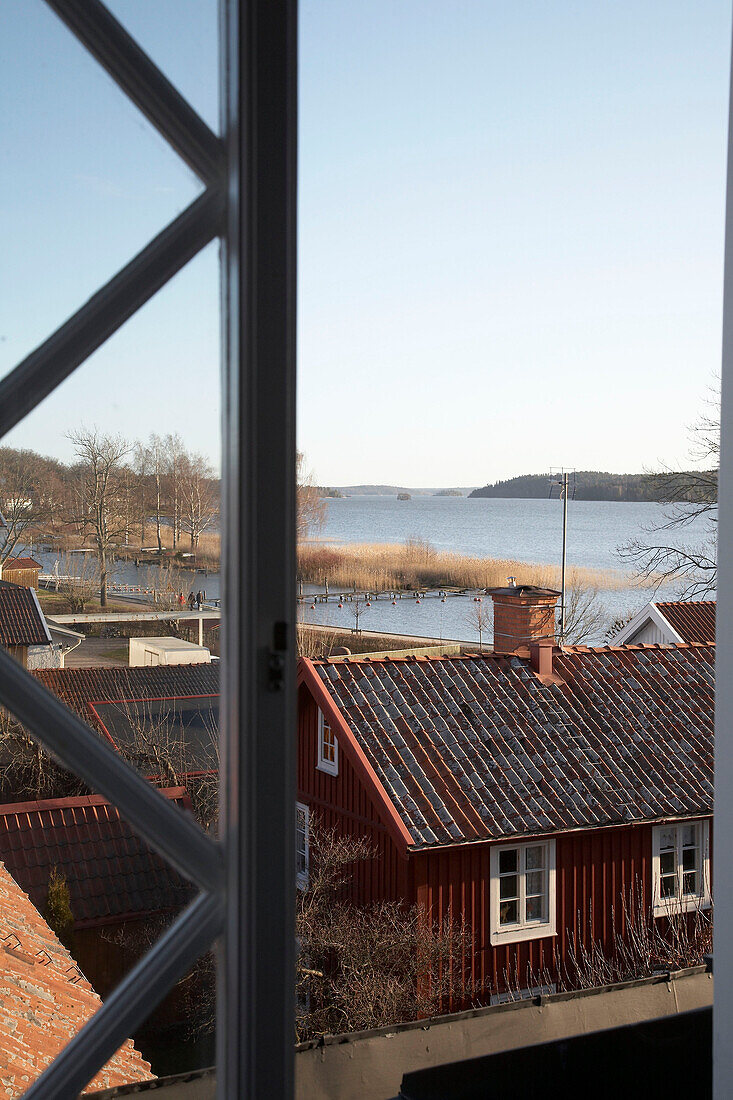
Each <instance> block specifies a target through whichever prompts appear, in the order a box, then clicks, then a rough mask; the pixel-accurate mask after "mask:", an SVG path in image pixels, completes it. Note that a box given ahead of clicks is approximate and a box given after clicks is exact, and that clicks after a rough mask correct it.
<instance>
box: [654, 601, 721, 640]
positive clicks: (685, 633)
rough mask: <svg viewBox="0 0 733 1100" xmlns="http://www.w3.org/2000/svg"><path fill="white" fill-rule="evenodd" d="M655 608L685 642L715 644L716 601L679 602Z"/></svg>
mask: <svg viewBox="0 0 733 1100" xmlns="http://www.w3.org/2000/svg"><path fill="white" fill-rule="evenodd" d="M654 606H655V607H656V608H657V609H658V610H659V611H660V612H661V613H662V615H664V618H665V619H666V620H667V622H668V623H669V625H670V626H671V627H672V629H673V630H674V631H676V632H677V634H679V636H680V638H681V639H682V641H683V642H705V643H708V644H711V645H712V644H714V643H715V600H677V601H675V602H670V603H655V605H654Z"/></svg>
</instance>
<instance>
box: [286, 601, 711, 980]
mask: <svg viewBox="0 0 733 1100" xmlns="http://www.w3.org/2000/svg"><path fill="white" fill-rule="evenodd" d="M492 595H493V597H494V603H495V648H494V652H493V653H491V654H481V655H474V656H466V657H439V658H430V657H412V658H410V657H408V658H402V659H389V658H386V659H380V660H373V661H372V660H369V659H367V658H362V659H358V658H347V659H343V658H337V659H329V660H323V661H309V660H305V659H303V660H301V666H300V687H299V718H298V750H299V751H298V827H297V832H296V846H297V849H298V870H299V875H300V879H301V882H305V880H306V878H307V874H308V826H309V820H310V816H311V815H312V814H314V813H318V815H319V816H320V818H321V819H322V821H323V822H324V824H325V825H326V826H331V825H336V826H337V827H338V828H339V829H340V830H343V831H344V832H346V833H351V834H358V835H363V836H367V837H369V838H370V839H371V841H372V843H373V845H374V847H375V848H376V849H377V851H378V853H379V858H378V859H376V860H372V861H366V862H364V863H361V864H358V865H357V866H356V868H355V873H354V879H353V882H352V886H351V891H352V897H353V900H355V901H360V902H366V901H372V900H380V899H404V900H405V902H406V903H408V904H418V905H420V906H422V907H424V909H425V910H426V911H427V912H429V913H431V914H432V916H433V917H437V916H438V915H441V914H445V913H447V912H448V911H449V909H450V910H452V912H453V915H454V916H456V917H458V916H461V915H463V916H465V918H466V921H467V923H468V926H469V928H470V930H471V936H472V941H473V942H472V948H471V949H470V950H468V951H467V953H466V957H465V959H464V961H463V962H464V966H463V987H464V993H465V995H466V997H467V998H468V997H482V998H485V997H486V996H487V995H494V996H500V995H501V993H502V991H503V989H504V988H505V985H506V980H507V975H512V980H513V983H515V982H517V981H518V982H519V984H523V983H522V980H521V979H522V975H524V974H527V973H528V969H529V971H531V972H532V973H533V974H535V975H536V974H540V973H542V972H545V973H548V972H549V973H550V974H552V973H553V972H554V965H555V958H556V956H557V957H558V958H559V959H560V960H561V961H564V959H565V957H566V955H567V952H568V945H569V940H570V938H571V937H573V936H575V935H577V936H579V937H580V939H581V941H583V942H585V943H588V942H589V940H590V939H591V938H592V939H593V940H595V941H597V942H599V943H601V944H604V945H608V944H609V943H610V941H611V939H612V936H613V933H614V930H616V931H619V932H621V933H623V924H624V921H625V920H626V910H628V907H629V903H630V899H631V895H632V894H633V895H634V899H633V900H636V901H637V902H639V903H640V904H642V905H643V906H644V907H645V908H646V909H647V910H651V911H652V912H653V913H654V915H655V916H662V915H664V914H665V913H667V912H669V910H670V909H682V910H691V909H694V908H698V907H706V906H708V905H709V904H710V839H711V838H710V822H711V815H712V806H713V787H712V776H713V695H714V659H715V653H714V647H713V646H710V645H703V644H691V645H680V646H666V647H661V646H628V647H603V648H597V649H590V648H588V647H583V646H573V647H564V648H558V647H557V646H555V645H554V644H553V636H552V635H553V623H554V606H555V601H556V598H557V593H554V592H548V591H547V590H538V589H534V588H531V587H528V586H522V587H519V588H510V589H502V590H495V591H494V592H493V593H492Z"/></svg>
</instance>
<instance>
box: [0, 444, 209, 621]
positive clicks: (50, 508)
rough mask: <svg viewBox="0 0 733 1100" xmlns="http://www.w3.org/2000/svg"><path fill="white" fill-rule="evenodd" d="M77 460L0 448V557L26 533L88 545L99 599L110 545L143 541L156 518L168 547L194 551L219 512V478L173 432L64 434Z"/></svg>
mask: <svg viewBox="0 0 733 1100" xmlns="http://www.w3.org/2000/svg"><path fill="white" fill-rule="evenodd" d="M68 439H69V440H70V441H71V443H72V446H73V448H74V452H75V460H74V461H72V462H70V463H64V462H61V461H60V460H58V459H55V458H49V457H46V456H43V455H40V454H38V453H37V452H35V451H32V450H27V449H16V448H12V447H2V448H0V512H2V515H3V518H4V520H5V528H4V536H5V538H4V544H2V545H0V562H2V561H4V560H5V559H6V558H7V557H9V556H11V555H12V554H14V553H17V552H19V551H20V550H22V549H24V548H25V547H26V546H27V545H28V543H29V541H30V539H31V538H36V539H38V538H42V537H45V538H51V539H54V540H57V541H58V543H59V545H62V546H63V543H64V541H67V542H72V541H80V542H81V543H89V544H90V545H91V547H92V548H93V549H94V551H95V554H96V558H97V561H98V564H99V579H100V603H101V605H102V606H103V607H104V606H105V605H106V603H107V578H108V569H109V561H110V555H111V551H112V549H113V548H114V547H117V546H120V545H122V546H126V547H130V546H131V547H134V546H136V545H139V546H143V545H144V543H145V539H146V527H149V525H150V523H151V522H152V523H153V524H154V528H155V542H156V548H157V550H158V551H159V552H162V550H163V535H164V533H165V535H166V542H167V543H168V544H169V546H170V549H172V550H173V551H174V552H175V551H177V550H181V551H182V550H183V547H184V546H187V547H188V548H189V549H190V551H191V552H195V551H196V548H197V547H198V545H199V540H200V538H201V535H202V534H203V533H204V532H205V531H206V530H208V529H210V528H211V527H212V526H213V525H214V524H215V522H216V519H217V517H218V515H219V497H220V486H219V479H218V477H217V476H216V475H215V472H214V470H213V468H212V466H211V464H210V463H209V461H208V459H206V458H205V456H204V455H202V454H199V453H197V452H193V451H190V450H189V449H188V448H187V447H186V445H185V444H184V442H183V440H182V439H181V438H180V436H179V435H177V434H168V435H165V436H159V435H156V434H154V433H153V434H152V435H151V436H150V437H149V439H148V440H147V441H145V442H142V441H140V440H135V441H131V440H127V439H124V438H123V437H122V436H121V435H114V434H104V433H102V432H100V431H98V430H97V429H96V428H94V429H90V428H79V429H77V430H75V431H72V432H69V433H68Z"/></svg>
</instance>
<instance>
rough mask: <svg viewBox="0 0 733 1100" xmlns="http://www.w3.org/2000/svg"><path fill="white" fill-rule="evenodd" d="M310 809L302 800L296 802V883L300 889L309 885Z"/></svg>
mask: <svg viewBox="0 0 733 1100" xmlns="http://www.w3.org/2000/svg"><path fill="white" fill-rule="evenodd" d="M309 818H310V811H309V809H308V807H307V806H304V805H303V803H302V802H296V804H295V883H296V886H297V887H298V889H299V890H305V889H306V888H307V886H308V861H309V854H310V853H309V845H308V828H309Z"/></svg>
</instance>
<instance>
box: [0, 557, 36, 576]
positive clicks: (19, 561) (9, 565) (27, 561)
mask: <svg viewBox="0 0 733 1100" xmlns="http://www.w3.org/2000/svg"><path fill="white" fill-rule="evenodd" d="M40 568H41V563H40V562H38V561H35V560H34V559H33V558H6V559H5V561H4V562H3V573H12V571H13V570H14V569H40Z"/></svg>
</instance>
